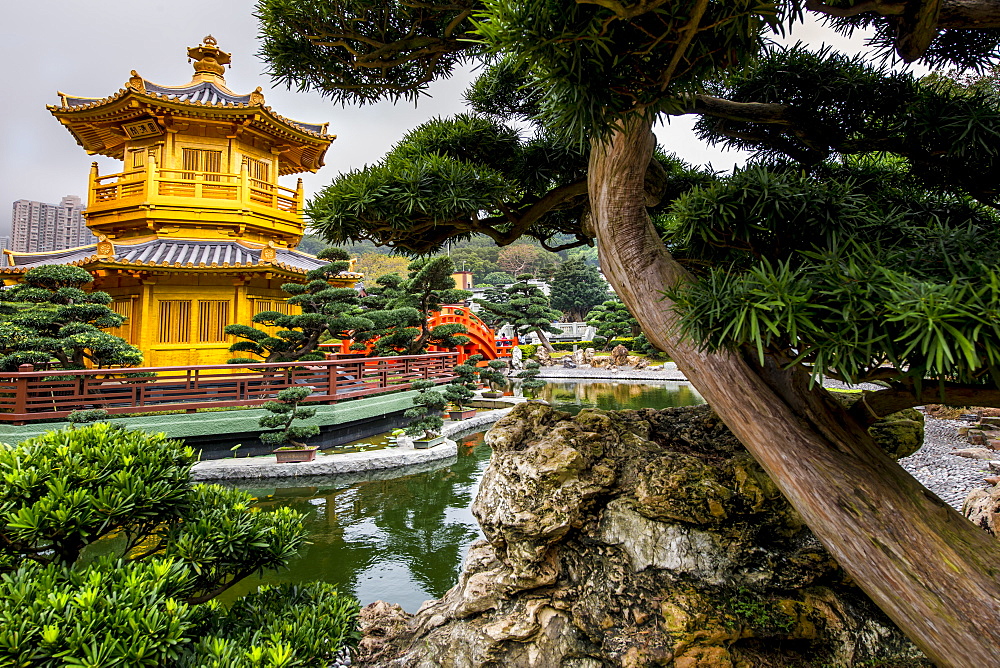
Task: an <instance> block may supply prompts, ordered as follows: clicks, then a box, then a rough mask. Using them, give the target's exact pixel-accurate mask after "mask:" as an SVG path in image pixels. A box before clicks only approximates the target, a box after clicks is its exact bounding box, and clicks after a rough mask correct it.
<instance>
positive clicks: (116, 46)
mask: <svg viewBox="0 0 1000 668" xmlns="http://www.w3.org/2000/svg"><path fill="white" fill-rule="evenodd" d="M4 5H5V6H4V21H3V27H2V28H0V61H2V62H3V68H2V74H0V83H2V87H3V91H4V93H3V98H4V99H3V102H2V104H3V108H2V112H0V207H2V208H0V211H2V212H3V213H0V234H6V233H7V230H9V226H10V210H11V209H10V207H11V203H12V202H13V201H14V200H17V199H31V200H40V201H43V202H58V201H59V199H60V198H61V197H62V196H64V195H79V196H80V197H83V198H84V199H86V192H85V190H86V185H87V173H88V170H89V167H90V163H91V162H92V161H93V160H94V159H95V157H94V156H88V155H87V154H86V152H84V150H83V149H82V148H81V147H79V146H78V145H77V144H76V141H75V140H74V139H73V137H72V136H71V135H70V134H69V133H68V132H67V131H66V130H65V129H63V128H62V127H61V126H60V124H59V123H58V122H57V121H56V120H55V119H54V118H53V117H52V116H51V115H50V114H49V112H48V111H47V110H46V109H45V105H46V104H55V103H57V102H58V97H57V95H56V92H57V91H62V92H64V93H68V94H72V95H79V96H83V97H103V96H106V95H110V94H112V93H114V92H115V91H117V90H118V89H119V88H122V87H123V86H124V85H125V82H126V80H127V79H128V77H129V71H130V70H132V69H135V70H137V71H138V72H139V74H140V75H142V76H143V77H144V78H146V79H148V80H150V81H153V82H156V83H159V84H163V85H168V86H171V85H181V84H184V83H187V82H188V81H189V80H190V78H191V76H190V75H191V73H192V69H191V66H190V65H189V64H188V62H187V47H189V46H195V45H197V44H198V43H199V42H200V41H201V39H202V37H204V36H205V35H207V34H212V35H213V36H215V38H216V39H217V40H218V41H219V46H220V47H221V48H222V49H224V50H226V51H229V52H231V53H232V54H233V64H232V68H231V69H229V70H227V72H226V82H227V84H228V85H229V87H230V88H231V89H232V90H234V91H236V92H237V93H247V92H249V91H251V90H253V89H254V88H256V87H257V86H262V87H263V89H264V93H265V96H266V99H267V102H268V104H270V105H271V106H272V107H273V108H274V109H275V111H277V112H278V113H280V114H282V115H284V116H287V117H289V118H293V119H296V120H302V121H308V122H314V123H321V122H327V121H328V122H329V123H330V132H332V133H334V134H336V135H337V140H336V141H335V142H334V143H333V145H332V146H331V147H330V150H329V151H328V153H327V156H326V167H324V168H323V169H321V170H320V171H319V172H318V173H317V174H306V175H304V179H305V187H306V191H307V193H310V194H311V193H313V192H315V191H316V190H318V189H319V188H321V187H322V186H323V185H325V184H327V183H329V182H330V181H331V180H332V179H333V178H334V176H336V175H337V174H338V173H339V172H342V171H347V170H350V169H355V168H358V167H361V166H363V165H365V164H369V163H372V162H375V161H377V160H378V159H379V158H380V157H381V156H382V155H383V154H384V153H385V152H386V150H387V149H388V148H389V147H390V146H391V145H392V144H393V143H394V142H395V141H397V140H398V139H399V138H400V137H401V136H402V134H403V133H404V132H405V131H406V130H407V129H409V128H412V127H413V126H415V125H417V124H418V123H420V122H422V121H424V120H426V119H428V118H431V117H434V116H438V115H448V114H454V113H457V112H459V111H461V110H462V101H461V99H462V98H461V93H462V91H463V90H464V89H465V86H466V85H467V84H468V82H469V80H470V79H471V77H472V74H471V73H469V72H462V73H461V74H459V75H456V76H455V77H453V78H452V79H449V80H447V81H442V82H438V83H436V84H435V85H434V86H433V87H432V88H431V90H430V93H431V97H430V98H424V99H423V101H421V102H420V104H419V106H418V107H417V108H414V107H413V105H412V104H406V103H401V104H399V105H396V106H393V105H391V104H388V103H383V104H377V105H374V106H366V107H347V108H345V107H340V106H336V105H334V104H332V103H330V102H329V101H327V100H325V99H323V98H322V97H320V96H319V95H315V94H309V93H296V92H294V91H287V90H285V89H284V88H275V89H272V88H271V84H270V81H269V80H268V79H267V77H265V76H264V74H263V71H264V65H263V63H262V62H261V61H260V60H259V59H258V58H257V57H256V56H255V53H256V52H257V49H258V46H257V23H256V19H254V17H253V16H252V11H253V6H254V3H253V2H250V1H247V2H244V1H241V0H171V1H164V0H128V1H126V0H98V1H97V2H80V1H79V0H73V1H70V0H34V1H29V2H17V3H14V2H4ZM796 38H797V39H802V40H803V41H808V42H811V43H819V42H820V41H822V40H823V39H827V40H830V39H831V35H830V33H828V32H826V31H824V30H823V29H822V28H820V27H819V26H814V25H813V26H807V27H806V28H804V29H800V30H798V31H796ZM832 39H833V40H834V41H838V42H839V41H840V40H839V39H837V38H836V36H833V38H832ZM856 45H857V46H860V44H859V43H857V44H856ZM693 122H694V119H693V118H690V119H689V118H683V119H679V120H675V121H674V122H673V123H671V124H670V125H669V126H666V127H659V128H657V134H658V136H659V138H660V142H661V143H662V144H664V145H665V146H666V147H667V148H668V149H669V150H672V151H674V152H676V153H678V154H679V155H681V156H682V157H684V158H685V159H687V160H689V161H692V162H695V163H698V164H706V163H712V165H713V166H714V167H716V168H717V169H726V170H728V169H731V168H732V166H733V165H734V164H739V163H741V162H742V161H743V159H744V156H741V155H739V154H738V153H734V152H724V151H721V150H717V149H711V148H709V147H706V146H704V145H703V144H702V143H701V142H699V141H698V140H697V139H696V138H695V137H694V136H693V135H692V133H691V130H690V128H691V125H692V124H693ZM97 160H98V162H100V163H101V171H102V172H103V173H109V172H115V171H119V170H120V165H121V163H120V162H118V161H115V160H110V159H107V158H100V157H98V158H97ZM294 178H295V177H286V180H287V182H286V185H294Z"/></svg>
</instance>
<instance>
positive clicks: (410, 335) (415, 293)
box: [354, 257, 472, 355]
mask: <svg viewBox="0 0 1000 668" xmlns="http://www.w3.org/2000/svg"><path fill="white" fill-rule="evenodd" d="M454 271H455V265H454V264H453V263H452V261H451V258H449V257H434V258H422V259H418V260H414V261H413V262H412V263H410V266H409V274H408V277H407V278H405V279H404V278H402V277H400V276H399V274H388V275H386V276H382V277H381V278H379V279H378V281H377V285H376V286H374V287H372V288H370V289H369V291H368V295H367V296H366V297H364V298H362V300H361V304H362V306H364V307H365V309H366V310H365V316H366V317H368V318H369V319H371V321H372V323H373V327H372V328H371V329H368V330H366V331H364V332H356V333H355V335H354V341H355V343H354V348H355V349H358V350H363V349H364V348H365V347H366V345H367V343H368V342H372V345H373V349H372V353H371V354H372V355H417V354H420V353H423V352H426V350H427V347H428V346H432V345H433V346H440V347H442V348H455V347H458V346H462V345H465V344H466V343H468V342H469V338H468V337H467V336H463V334H464V333H465V332H466V329H465V327H464V326H463V325H459V324H456V323H449V324H444V325H438V326H436V327H431V326H430V325H429V324H428V320H429V319H430V316H431V315H432V314H433V313H435V312H437V311H440V310H441V306H442V305H444V304H457V303H461V302H464V301H465V300H466V299H468V298H469V297H471V296H472V293H471V292H469V291H468V290H457V289H456V288H455V279H454V278H452V276H451V275H452V274H453V273H454Z"/></svg>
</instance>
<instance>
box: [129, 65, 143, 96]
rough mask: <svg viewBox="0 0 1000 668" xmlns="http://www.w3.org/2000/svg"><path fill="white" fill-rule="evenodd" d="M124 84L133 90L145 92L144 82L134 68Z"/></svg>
mask: <svg viewBox="0 0 1000 668" xmlns="http://www.w3.org/2000/svg"><path fill="white" fill-rule="evenodd" d="M125 85H126V86H128V87H129V88H131V89H132V90H134V91H138V92H140V93H145V92H146V82H145V81H144V80H143V78H142V77H141V76H139V73H138V72H136V71H135V70H132V76H131V77H129V80H128V83H127V84H125Z"/></svg>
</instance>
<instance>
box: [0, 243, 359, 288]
mask: <svg viewBox="0 0 1000 668" xmlns="http://www.w3.org/2000/svg"><path fill="white" fill-rule="evenodd" d="M113 247H114V251H113V253H112V254H111V255H106V256H101V255H98V253H97V244H90V245H87V246H78V247H77V248H68V249H66V250H59V251H50V252H46V253H18V252H14V251H5V253H6V255H7V256H8V258H9V260H10V263H11V265H12V266H9V267H3V268H2V269H0V275H2V274H20V273H24V272H26V271H28V270H29V269H32V268H33V267H38V266H41V265H45V264H70V265H75V266H81V267H87V266H93V265H101V266H106V267H107V266H120V267H134V268H140V267H149V268H163V269H223V270H225V269H229V270H232V269H257V270H268V271H274V270H275V269H278V270H283V271H285V272H289V273H293V274H305V273H306V272H308V271H311V270H312V269H316V268H318V267H322V266H323V265H325V264H327V262H326V261H325V260H321V259H319V258H317V257H315V256H312V255H309V254H308V253H303V252H301V251H297V250H294V249H291V248H274V249H273V250H274V254H275V258H274V259H273V260H262V259H261V254H262V253H263V252H264V251H265V250H266V249H268V248H269V247H268V246H260V245H252V246H251V245H248V244H245V243H243V242H240V241H228V240H227V241H211V240H204V239H152V240H147V241H141V242H139V243H126V242H120V241H119V242H115V243H113ZM339 276H340V277H343V278H357V280H359V281H360V280H361V279H362V278H363V277H364V275H363V274H358V273H353V272H341V273H340V274H339Z"/></svg>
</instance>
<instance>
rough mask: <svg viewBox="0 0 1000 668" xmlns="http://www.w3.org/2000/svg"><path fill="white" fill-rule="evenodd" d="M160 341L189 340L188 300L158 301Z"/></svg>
mask: <svg viewBox="0 0 1000 668" xmlns="http://www.w3.org/2000/svg"><path fill="white" fill-rule="evenodd" d="M159 340H160V343H189V342H190V341H191V302H190V301H188V300H174V299H171V300H162V301H160V337H159Z"/></svg>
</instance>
